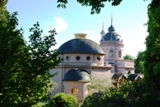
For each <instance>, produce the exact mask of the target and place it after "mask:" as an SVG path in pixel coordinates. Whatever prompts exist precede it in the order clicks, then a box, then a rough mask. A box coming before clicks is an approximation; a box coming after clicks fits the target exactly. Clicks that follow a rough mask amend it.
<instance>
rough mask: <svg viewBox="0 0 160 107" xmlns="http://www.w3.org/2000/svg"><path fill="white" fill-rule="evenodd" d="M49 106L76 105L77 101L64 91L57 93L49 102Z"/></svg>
mask: <svg viewBox="0 0 160 107" xmlns="http://www.w3.org/2000/svg"><path fill="white" fill-rule="evenodd" d="M49 106H50V107H78V106H79V104H78V101H77V99H76V97H74V96H72V95H70V94H65V93H57V94H56V95H55V96H54V97H53V98H52V99H51V101H50V103H49Z"/></svg>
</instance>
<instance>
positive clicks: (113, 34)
mask: <svg viewBox="0 0 160 107" xmlns="http://www.w3.org/2000/svg"><path fill="white" fill-rule="evenodd" d="M108 31H109V32H108V33H106V34H105V35H104V36H103V38H102V39H103V41H110V40H113V41H121V36H120V35H119V34H117V33H116V32H115V28H114V27H113V26H112V25H111V26H110V27H109V28H108Z"/></svg>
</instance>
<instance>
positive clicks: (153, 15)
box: [144, 0, 160, 91]
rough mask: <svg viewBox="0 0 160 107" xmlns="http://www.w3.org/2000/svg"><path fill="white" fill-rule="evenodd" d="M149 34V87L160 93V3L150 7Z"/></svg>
mask: <svg viewBox="0 0 160 107" xmlns="http://www.w3.org/2000/svg"><path fill="white" fill-rule="evenodd" d="M148 18H149V21H148V32H149V35H148V36H147V38H146V51H145V57H144V58H145V63H144V66H145V75H144V78H145V80H146V83H147V84H148V87H150V88H152V89H153V90H157V91H160V85H159V84H160V81H159V78H160V52H159V50H160V1H159V0H153V1H152V2H151V4H150V5H149V6H148Z"/></svg>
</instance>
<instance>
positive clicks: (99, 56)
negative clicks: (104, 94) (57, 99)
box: [50, 23, 134, 102]
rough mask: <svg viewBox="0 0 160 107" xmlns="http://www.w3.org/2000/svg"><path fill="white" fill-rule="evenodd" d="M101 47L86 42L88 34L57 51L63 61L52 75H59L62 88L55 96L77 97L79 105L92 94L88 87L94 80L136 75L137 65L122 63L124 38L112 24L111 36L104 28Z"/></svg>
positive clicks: (89, 41)
mask: <svg viewBox="0 0 160 107" xmlns="http://www.w3.org/2000/svg"><path fill="white" fill-rule="evenodd" d="M100 34H101V40H100V44H98V43H96V42H94V41H92V40H90V39H87V38H86V36H87V34H84V33H76V34H75V38H74V39H71V40H69V41H66V42H65V43H63V44H62V45H61V46H60V47H59V49H58V50H57V52H58V53H60V55H59V56H58V57H57V59H63V61H62V62H61V63H59V65H58V66H57V67H55V69H52V70H51V71H50V72H51V73H52V74H54V73H55V72H58V75H56V76H54V78H53V81H54V82H57V83H58V84H59V86H58V88H56V89H55V90H54V91H53V92H52V95H55V94H56V93H59V92H64V93H68V94H72V95H74V96H76V98H77V99H78V101H79V102H82V101H83V99H84V98H85V97H86V96H87V95H88V94H89V89H88V88H87V86H88V85H89V84H91V82H90V81H91V78H92V77H96V78H100V79H106V80H107V81H111V79H112V76H113V75H114V74H118V73H123V74H125V73H127V72H128V71H130V72H131V73H134V62H133V61H130V60H123V53H124V44H123V40H122V39H121V36H120V35H119V34H117V33H116V32H115V28H114V27H113V25H112V23H111V26H110V27H109V28H108V33H105V32H104V29H103V27H102V31H101V33H100Z"/></svg>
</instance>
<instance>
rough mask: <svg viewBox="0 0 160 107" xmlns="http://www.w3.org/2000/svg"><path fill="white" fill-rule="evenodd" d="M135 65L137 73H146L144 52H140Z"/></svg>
mask: <svg viewBox="0 0 160 107" xmlns="http://www.w3.org/2000/svg"><path fill="white" fill-rule="evenodd" d="M134 63H135V68H136V69H135V73H144V51H141V52H138V55H137V58H136V59H135V61H134Z"/></svg>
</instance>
